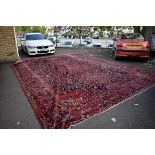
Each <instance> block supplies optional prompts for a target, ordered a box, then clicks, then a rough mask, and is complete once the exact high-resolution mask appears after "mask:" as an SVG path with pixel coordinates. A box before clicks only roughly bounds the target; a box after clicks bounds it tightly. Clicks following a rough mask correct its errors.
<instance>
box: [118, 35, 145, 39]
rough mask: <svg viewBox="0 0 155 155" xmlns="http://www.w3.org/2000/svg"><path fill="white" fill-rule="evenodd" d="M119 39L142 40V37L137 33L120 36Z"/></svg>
mask: <svg viewBox="0 0 155 155" xmlns="http://www.w3.org/2000/svg"><path fill="white" fill-rule="evenodd" d="M121 39H140V40H144V37H143V36H142V35H141V34H138V33H136V34H135V33H127V34H122V35H121Z"/></svg>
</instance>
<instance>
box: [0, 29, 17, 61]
mask: <svg viewBox="0 0 155 155" xmlns="http://www.w3.org/2000/svg"><path fill="white" fill-rule="evenodd" d="M17 58H18V56H17V49H16V42H15V36H14V29H13V26H0V62H8V61H16V60H17Z"/></svg>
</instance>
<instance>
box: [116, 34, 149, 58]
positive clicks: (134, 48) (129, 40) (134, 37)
mask: <svg viewBox="0 0 155 155" xmlns="http://www.w3.org/2000/svg"><path fill="white" fill-rule="evenodd" d="M113 51H114V58H115V59H118V58H121V57H140V58H149V57H150V44H149V42H148V41H145V40H144V37H143V36H142V35H141V34H139V33H126V34H122V35H121V36H120V37H119V38H118V39H116V40H115V42H114V48H113Z"/></svg>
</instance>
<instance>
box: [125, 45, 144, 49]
mask: <svg viewBox="0 0 155 155" xmlns="http://www.w3.org/2000/svg"><path fill="white" fill-rule="evenodd" d="M127 48H130V49H131V48H134V49H135V48H136V49H137V48H141V46H133V45H130V46H127Z"/></svg>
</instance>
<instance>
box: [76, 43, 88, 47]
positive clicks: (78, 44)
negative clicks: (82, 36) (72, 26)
mask: <svg viewBox="0 0 155 155" xmlns="http://www.w3.org/2000/svg"><path fill="white" fill-rule="evenodd" d="M76 47H79V48H85V47H87V43H86V42H82V43H77V45H76Z"/></svg>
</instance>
